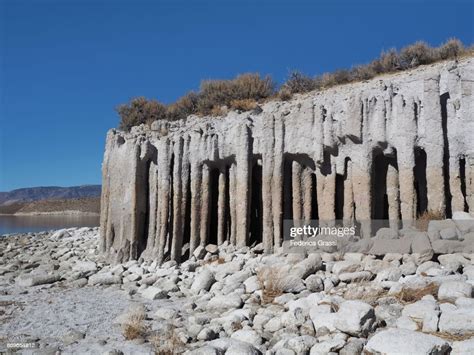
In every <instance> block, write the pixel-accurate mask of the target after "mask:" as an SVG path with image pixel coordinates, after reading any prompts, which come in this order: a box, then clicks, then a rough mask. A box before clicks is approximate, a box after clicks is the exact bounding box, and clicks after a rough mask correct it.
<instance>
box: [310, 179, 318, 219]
mask: <svg viewBox="0 0 474 355" xmlns="http://www.w3.org/2000/svg"><path fill="white" fill-rule="evenodd" d="M311 190H312V191H313V195H312V196H311V219H319V210H318V190H317V185H316V174H315V173H312V174H311Z"/></svg>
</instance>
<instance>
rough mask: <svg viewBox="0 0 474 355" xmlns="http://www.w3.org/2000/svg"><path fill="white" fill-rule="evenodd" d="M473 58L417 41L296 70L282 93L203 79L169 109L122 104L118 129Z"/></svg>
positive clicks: (266, 85) (250, 76)
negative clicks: (320, 69)
mask: <svg viewBox="0 0 474 355" xmlns="http://www.w3.org/2000/svg"><path fill="white" fill-rule="evenodd" d="M472 54H474V47H473V46H471V47H464V46H463V44H462V43H461V41H459V40H457V39H449V40H448V41H447V42H445V43H444V44H442V45H441V46H440V47H437V48H432V47H430V46H429V45H428V44H426V43H425V42H416V43H414V44H412V45H409V46H406V47H404V48H403V49H402V50H401V51H399V52H397V51H396V50H395V49H390V50H388V51H383V52H382V53H381V54H380V57H379V58H377V59H375V60H373V61H372V62H370V63H368V64H365V65H359V66H356V67H354V68H353V69H351V70H346V69H339V70H336V71H335V72H333V73H325V74H323V75H319V76H316V77H314V78H311V77H309V76H306V75H304V74H302V73H300V72H298V71H294V72H292V73H290V75H289V77H288V79H287V80H286V82H285V83H283V85H282V86H281V87H280V89H279V90H277V91H276V90H275V84H274V82H273V81H272V79H271V78H270V77H269V76H265V77H261V76H260V75H259V74H256V73H247V74H242V75H239V76H237V77H236V78H234V79H230V80H204V81H202V82H201V86H200V90H199V91H198V92H197V93H195V92H190V93H188V94H186V95H185V96H183V97H181V98H180V99H178V100H177V101H176V102H174V103H172V104H170V105H168V106H165V105H163V104H161V103H160V102H158V101H156V100H147V99H145V98H143V97H138V98H135V99H133V100H132V101H131V102H130V103H129V104H125V105H120V106H118V108H117V112H118V113H119V115H120V117H121V121H120V125H119V128H120V129H122V130H129V129H130V128H131V127H133V126H137V125H140V124H143V123H146V124H150V123H151V122H153V121H155V120H161V119H166V120H169V121H174V120H179V119H183V118H186V117H187V116H189V115H190V114H197V115H212V116H222V115H225V114H226V113H227V112H228V110H229V109H237V110H243V111H247V110H252V109H254V108H256V107H257V104H258V103H259V102H262V101H264V100H266V99H269V98H279V99H280V100H289V99H291V98H292V96H293V94H295V93H306V92H310V91H313V90H322V89H326V88H330V87H332V86H335V85H341V84H346V83H350V82H355V81H361V80H368V79H371V78H373V77H375V76H376V75H379V74H383V73H392V72H396V71H400V70H406V69H410V68H414V67H416V66H419V65H423V64H430V63H433V62H436V61H439V60H446V59H456V58H458V57H460V56H466V55H472Z"/></svg>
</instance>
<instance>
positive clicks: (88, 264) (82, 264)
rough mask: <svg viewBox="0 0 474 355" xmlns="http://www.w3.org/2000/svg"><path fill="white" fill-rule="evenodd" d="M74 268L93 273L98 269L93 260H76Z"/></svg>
mask: <svg viewBox="0 0 474 355" xmlns="http://www.w3.org/2000/svg"><path fill="white" fill-rule="evenodd" d="M72 269H73V270H76V271H80V272H83V273H93V272H96V271H97V265H96V263H95V262H93V261H89V260H86V261H80V260H79V261H76V263H75V264H74V265H73V266H72Z"/></svg>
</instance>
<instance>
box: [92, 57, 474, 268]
mask: <svg viewBox="0 0 474 355" xmlns="http://www.w3.org/2000/svg"><path fill="white" fill-rule="evenodd" d="M473 92H474V59H473V58H467V59H463V60H461V61H460V62H459V63H457V62H453V61H450V62H443V63H438V64H433V65H429V66H425V67H420V68H418V69H415V70H413V71H407V72H403V73H398V74H394V75H384V76H380V77H378V78H375V79H372V80H370V81H366V82H361V83H355V84H349V85H343V86H338V87H335V88H332V89H329V90H326V91H324V92H317V93H310V94H305V95H301V96H298V97H296V98H294V99H293V100H291V101H288V102H278V101H274V102H268V103H266V104H264V105H263V106H262V107H261V108H259V109H258V110H255V111H254V112H243V113H238V112H231V113H229V114H228V115H227V116H226V117H219V118H213V117H193V116H190V117H188V118H187V120H185V121H176V122H155V123H154V124H153V125H152V127H151V129H146V128H144V127H135V128H133V129H132V131H131V132H129V133H125V132H120V131H116V130H114V129H112V130H110V131H109V133H108V135H107V144H106V151H105V156H104V162H103V189H102V201H101V206H102V207H101V209H102V211H101V237H102V251H104V252H107V253H109V255H110V257H111V258H113V259H114V260H116V261H121V262H123V261H126V260H129V259H137V258H139V257H144V258H145V259H154V260H158V261H159V262H161V261H163V260H164V258H165V257H166V256H167V255H169V256H170V257H171V259H174V260H177V261H179V260H180V259H181V256H182V255H183V254H184V253H186V254H187V255H191V254H192V253H193V251H195V250H196V248H197V247H198V246H199V245H206V244H209V243H213V244H221V243H223V242H224V241H226V240H228V241H229V242H230V243H233V244H235V245H237V246H245V245H250V244H253V243H256V242H263V246H264V249H265V251H266V252H271V251H272V250H273V248H274V247H275V246H280V245H281V244H282V242H283V235H282V234H283V219H285V218H293V219H296V220H309V219H320V220H333V219H343V220H345V221H349V222H353V221H368V220H371V219H386V220H390V221H391V223H392V224H393V223H395V224H396V225H398V223H399V222H398V221H403V226H404V227H408V226H409V225H410V224H411V223H412V222H413V220H415V219H416V217H417V216H419V215H420V214H421V213H423V212H425V211H436V212H441V213H445V214H446V216H447V217H451V215H452V213H453V212H455V211H466V212H471V213H472V212H473V211H474V96H473ZM373 232H374V231H371V230H370V226H369V227H367V228H363V229H362V230H361V231H360V233H361V234H362V235H363V237H365V238H367V237H370V236H372V234H373ZM184 245H186V248H183V246H184Z"/></svg>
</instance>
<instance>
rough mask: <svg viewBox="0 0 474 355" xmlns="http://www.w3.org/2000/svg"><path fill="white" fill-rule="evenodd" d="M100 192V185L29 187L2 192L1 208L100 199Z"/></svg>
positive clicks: (0, 195)
mask: <svg viewBox="0 0 474 355" xmlns="http://www.w3.org/2000/svg"><path fill="white" fill-rule="evenodd" d="M100 191H101V186H100V185H82V186H71V187H59V186H42V187H27V188H22V189H16V190H12V191H9V192H0V206H1V205H3V206H5V205H11V204H17V203H25V202H32V201H40V200H68V199H81V198H90V197H100Z"/></svg>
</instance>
